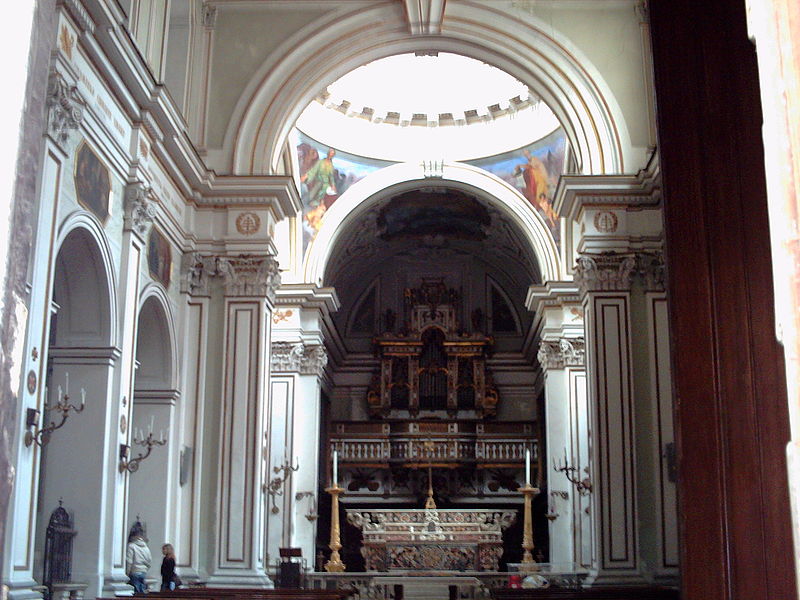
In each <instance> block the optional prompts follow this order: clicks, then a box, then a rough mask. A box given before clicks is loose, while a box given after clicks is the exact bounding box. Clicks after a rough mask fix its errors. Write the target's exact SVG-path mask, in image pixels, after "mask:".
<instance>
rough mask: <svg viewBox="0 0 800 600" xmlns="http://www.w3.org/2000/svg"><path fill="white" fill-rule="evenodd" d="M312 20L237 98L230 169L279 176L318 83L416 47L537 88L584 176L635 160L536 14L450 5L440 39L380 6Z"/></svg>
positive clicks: (565, 47) (615, 123)
mask: <svg viewBox="0 0 800 600" xmlns="http://www.w3.org/2000/svg"><path fill="white" fill-rule="evenodd" d="M450 11H452V14H451V12H450ZM462 13H463V14H462ZM449 22H452V23H453V26H452V27H448V23H449ZM318 25H324V27H318V28H316V29H315V30H314V31H313V32H309V31H305V30H304V31H302V32H300V33H299V34H298V35H297V36H294V37H293V38H290V39H289V40H288V41H287V42H286V43H285V44H284V45H283V46H282V47H281V48H280V49H279V50H278V51H276V52H274V53H273V55H272V56H274V57H278V58H275V59H274V60H273V59H270V60H268V61H267V62H265V63H264V64H263V65H262V67H261V68H260V69H259V71H258V72H257V73H256V74H255V75H254V77H253V78H252V79H251V81H250V83H249V84H248V86H247V87H246V89H245V90H244V93H243V94H242V95H241V97H240V99H239V101H238V103H237V105H236V108H235V109H234V113H233V115H232V117H231V119H230V121H229V124H228V128H227V131H226V135H225V140H224V145H223V148H224V151H225V152H224V153H225V155H229V156H232V167H233V172H234V173H236V174H274V173H278V172H280V169H281V168H282V158H281V155H282V152H283V149H284V146H283V143H284V141H285V139H286V137H287V135H288V133H289V131H290V129H291V127H292V126H293V124H294V122H295V121H296V120H297V117H298V116H299V115H300V113H301V112H302V110H303V109H304V108H305V107H306V106H307V105H308V103H309V102H311V101H312V100H313V99H314V97H315V96H316V95H317V94H319V93H320V91H321V90H322V89H324V86H326V85H328V84H330V83H332V82H333V81H335V80H336V79H338V78H339V77H341V76H342V75H344V74H346V73H348V72H349V71H351V70H353V69H355V68H358V67H359V66H362V65H364V64H366V63H368V62H371V61H373V60H376V59H379V58H385V57H387V56H392V55H395V54H401V53H407V52H414V51H420V50H421V51H426V52H430V51H441V52H452V53H455V54H461V55H464V56H468V57H470V58H475V59H477V60H481V61H484V62H486V63H488V64H491V65H493V66H495V67H497V68H499V69H501V70H503V71H505V72H507V73H509V74H510V75H512V76H514V77H516V78H517V79H518V80H520V81H521V82H523V83H524V84H526V85H527V86H528V87H530V88H531V89H532V90H535V92H536V93H537V94H539V95H540V96H541V98H542V99H543V100H544V101H545V102H546V103H547V105H548V106H549V107H550V108H551V110H553V112H554V113H555V115H556V116H557V117H558V119H559V121H560V122H561V123H562V125H563V126H564V129H565V131H566V132H567V137H568V140H569V143H570V146H571V148H572V149H573V152H574V154H575V159H576V162H577V165H578V171H579V172H580V173H584V174H602V173H622V172H624V171H625V164H626V162H627V163H629V164H631V163H633V162H634V160H633V149H632V148H631V144H630V136H629V134H628V128H627V124H626V122H625V119H624V117H623V114H622V111H621V109H620V107H619V105H618V103H617V102H616V100H615V98H614V97H613V94H612V93H611V91H610V89H609V87H608V85H607V84H606V83H605V82H604V81H603V79H602V77H601V76H600V74H599V72H598V71H597V70H596V69H595V68H594V67H593V66H592V65H591V63H590V61H588V60H587V59H586V58H585V57H584V56H582V53H581V52H580V51H579V50H578V49H577V48H575V47H574V46H572V45H571V44H570V43H569V41H568V40H567V39H566V38H563V37H562V36H560V35H559V34H558V33H557V32H555V31H553V29H552V27H550V26H548V25H547V24H545V23H542V22H540V21H538V20H537V19H536V18H535V17H533V16H530V15H528V16H526V18H525V19H519V18H514V16H513V15H511V14H508V13H504V12H502V11H499V10H496V9H494V8H492V7H491V6H481V5H476V4H470V5H469V7H461V6H459V5H453V7H452V8H451V7H448V19H447V20H446V21H445V24H444V29H443V32H442V35H441V36H436V37H427V36H418V37H409V36H408V35H406V34H405V31H404V27H403V25H404V24H403V23H402V22H397V21H395V20H393V19H391V18H387V15H386V13H385V6H382V5H376V6H375V7H369V8H366V9H365V8H364V7H359V8H358V9H357V10H354V11H351V12H341V11H340V12H336V13H334V14H333V15H329V16H328V17H327V21H326V20H325V19H322V20H321V21H320V22H319V23H318ZM366 30H368V31H369V35H363V31H366ZM301 34H302V35H301Z"/></svg>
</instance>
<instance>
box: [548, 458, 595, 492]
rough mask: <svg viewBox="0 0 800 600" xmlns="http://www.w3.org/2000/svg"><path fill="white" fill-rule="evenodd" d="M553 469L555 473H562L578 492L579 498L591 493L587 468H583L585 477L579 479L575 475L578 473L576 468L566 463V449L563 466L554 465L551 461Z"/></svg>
mask: <svg viewBox="0 0 800 600" xmlns="http://www.w3.org/2000/svg"><path fill="white" fill-rule="evenodd" d="M553 469H554V470H555V471H556V472H559V473H564V476H565V477H566V478H567V479H568V480H569V482H570V483H571V484H572V485H574V486H575V489H576V490H578V493H579V494H580V495H581V496H585V495H586V494H589V493H591V491H592V481H591V479H589V467H585V468H584V469H583V472H584V473H586V477H584V478H583V479H579V478H580V475H576V473H578V472H579V471H580V469H579V468H578V467H573V466H571V465H570V464H569V463H568V462H567V449H566V448H564V462H563V464H559V465H556V461H555V459H553Z"/></svg>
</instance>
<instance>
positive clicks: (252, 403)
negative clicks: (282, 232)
mask: <svg viewBox="0 0 800 600" xmlns="http://www.w3.org/2000/svg"><path fill="white" fill-rule="evenodd" d="M207 262H208V263H212V261H205V260H204V261H203V264H206V263H207ZM212 264H213V269H214V270H213V271H212V272H211V273H210V274H209V275H211V276H212V277H214V278H218V279H219V280H220V282H221V284H222V290H223V299H222V300H223V306H222V309H223V318H224V329H223V340H224V341H223V356H222V361H221V362H222V370H223V371H222V390H221V397H222V414H221V419H220V456H219V467H218V472H217V489H219V490H222V491H223V493H220V494H219V497H218V498H217V514H218V515H219V520H218V524H217V540H216V541H217V545H216V553H215V558H214V565H213V570H212V573H211V576H210V578H209V581H211V582H214V583H215V584H224V585H245V586H250V585H252V586H265V585H271V582H270V580H269V578H268V577H267V574H266V570H265V569H266V566H267V557H266V556H265V554H264V530H265V527H264V523H265V509H266V488H267V483H268V481H267V475H266V473H265V454H264V452H265V445H264V439H265V434H266V433H267V431H268V427H269V425H268V423H267V421H266V413H267V411H266V410H265V409H266V406H267V402H268V390H269V364H270V327H271V322H272V320H271V313H272V309H273V301H274V298H275V291H276V289H277V287H278V285H279V284H280V272H279V270H278V263H277V262H276V261H275V260H274V259H273V258H272V257H271V256H265V255H238V256H230V255H223V256H214V257H213V263H212Z"/></svg>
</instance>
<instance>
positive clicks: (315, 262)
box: [303, 163, 562, 285]
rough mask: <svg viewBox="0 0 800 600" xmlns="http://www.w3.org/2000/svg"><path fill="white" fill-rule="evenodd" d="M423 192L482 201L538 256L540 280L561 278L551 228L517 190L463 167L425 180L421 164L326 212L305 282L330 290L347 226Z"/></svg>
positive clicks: (359, 188) (351, 194)
mask: <svg viewBox="0 0 800 600" xmlns="http://www.w3.org/2000/svg"><path fill="white" fill-rule="evenodd" d="M419 187H427V188H442V187H451V188H456V189H461V190H464V191H466V192H468V193H470V194H473V195H475V196H478V197H481V198H483V199H484V200H486V201H487V202H488V203H490V204H491V205H492V206H494V207H495V208H496V209H497V210H498V211H500V212H501V213H502V214H503V215H504V216H505V217H506V218H507V219H508V220H509V221H510V222H511V223H512V224H513V226H514V228H515V230H516V231H517V232H519V234H520V236H522V237H523V239H524V241H525V244H526V246H527V250H528V251H529V252H530V253H531V254H532V255H533V256H534V257H535V261H536V264H537V266H538V271H539V274H540V276H541V279H542V281H549V280H556V281H557V280H560V279H562V273H561V266H560V261H559V258H558V250H557V247H556V244H555V241H554V240H553V236H552V234H551V233H550V231H549V229H548V227H547V224H546V223H545V222H544V220H543V218H542V217H541V215H539V214H538V213H537V212H536V211H535V210H534V209H533V208H532V207H531V206H530V203H529V202H528V201H527V200H525V199H524V198H523V197H522V196H521V195H520V193H519V192H518V191H517V190H516V189H514V188H513V187H511V186H510V185H508V184H507V183H506V182H504V181H502V180H501V179H499V178H498V177H495V176H494V175H492V174H491V173H488V172H486V171H483V170H482V169H479V168H477V167H472V166H470V165H465V164H462V163H453V164H445V165H444V167H443V169H442V177H441V178H426V177H425V173H424V171H423V167H422V166H421V165H416V164H411V163H402V164H398V165H393V166H391V167H387V168H385V169H381V170H380V171H376V172H375V173H372V174H370V175H368V176H366V177H365V178H364V179H362V180H361V181H358V182H357V183H355V184H353V185H352V186H350V187H349V188H348V189H347V191H346V192H345V193H344V194H342V195H341V196H340V197H339V198H338V199H337V200H336V202H335V203H334V204H333V205H332V206H331V208H330V209H328V211H327V212H326V213H325V216H324V217H323V219H322V226H321V228H320V230H319V232H317V235H316V237H315V238H314V240H313V241H312V242H311V244H310V246H309V248H308V250H307V251H306V256H305V261H304V265H303V280H304V281H306V282H308V283H315V284H317V285H322V284H323V283H324V284H325V285H327V282H324V276H325V272H326V267H327V265H328V262H329V260H330V258H331V256H332V254H333V253H334V251H335V247H336V244H337V241H338V238H339V237H340V236H341V235H342V232H343V231H344V230H345V229H346V228H347V227H348V225H349V224H350V223H351V222H352V221H353V220H354V219H356V218H358V216H359V215H360V214H361V213H363V212H364V211H365V210H367V209H368V208H369V207H370V206H371V205H372V204H373V203H375V202H377V201H378V200H379V199H380V198H383V197H386V196H388V195H393V194H399V193H402V192H403V191H406V190H411V189H415V188H419ZM529 283H533V281H531V282H529Z"/></svg>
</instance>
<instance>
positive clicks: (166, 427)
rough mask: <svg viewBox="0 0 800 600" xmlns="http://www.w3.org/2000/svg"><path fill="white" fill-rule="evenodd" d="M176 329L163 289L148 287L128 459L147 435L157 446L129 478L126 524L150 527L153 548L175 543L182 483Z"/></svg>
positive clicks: (139, 332) (139, 334) (143, 299)
mask: <svg viewBox="0 0 800 600" xmlns="http://www.w3.org/2000/svg"><path fill="white" fill-rule="evenodd" d="M174 330H175V327H174V319H173V315H172V310H171V306H170V302H169V299H168V297H167V295H166V293H165V292H164V290H163V288H162V287H161V286H160V285H159V284H155V283H151V284H149V285H148V286H147V287H146V288H145V289H144V290H143V291H142V294H141V300H140V305H139V317H138V320H137V333H136V372H135V375H134V384H133V407H132V408H133V410H132V412H131V423H130V426H131V428H132V430H131V431H132V434H131V436H130V440H131V450H130V456H131V458H135V457H136V456H138V455H139V454H144V453H145V452H146V446H145V445H143V444H142V441H143V440H146V439H147V438H148V436H151V435H152V438H153V439H154V440H156V441H158V442H159V443H158V444H156V445H154V446H153V448H152V451H151V453H150V456H148V457H147V458H146V459H145V460H143V461H141V462H140V463H139V464H138V468H137V469H136V470H135V471H134V472H132V473H131V475H130V480H131V485H130V487H129V491H128V519H127V521H128V524H130V523H133V521H134V520H135V519H136V517H137V516H138V517H139V518H140V520H141V521H142V523H144V524H145V525H146V526H147V532H148V536H149V538H150V542H151V548H152V549H155V548H158V547H160V546H161V545H162V544H165V543H175V539H174V536H175V530H174V521H175V519H174V518H173V516H172V515H173V513H172V511H173V510H174V503H173V500H174V498H175V489H176V487H177V484H178V482H177V481H176V480H177V474H176V468H177V459H178V456H179V448H178V438H177V430H178V427H177V423H176V419H177V414H178V405H177V403H178V400H179V398H180V393H179V392H178V390H177V389H176V381H177V364H176V351H175V348H176V345H175V333H174ZM162 441H163V443H160V442H162Z"/></svg>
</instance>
